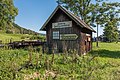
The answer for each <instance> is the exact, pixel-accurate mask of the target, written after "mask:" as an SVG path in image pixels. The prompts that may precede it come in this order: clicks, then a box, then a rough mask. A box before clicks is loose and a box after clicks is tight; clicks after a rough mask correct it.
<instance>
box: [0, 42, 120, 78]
mask: <svg viewBox="0 0 120 80" xmlns="http://www.w3.org/2000/svg"><path fill="white" fill-rule="evenodd" d="M93 45H95V44H93ZM116 46H117V47H116ZM119 48H120V45H119V43H118V44H116V43H100V47H99V48H96V47H95V46H93V51H92V52H90V54H88V55H86V56H81V57H80V56H78V57H77V59H76V61H75V60H74V59H75V55H73V54H76V53H74V51H73V52H72V53H71V54H69V55H68V56H67V57H66V60H63V57H64V56H65V55H64V54H54V64H53V62H52V61H53V55H48V54H42V51H41V50H42V49H41V47H40V50H37V49H38V48H37V47H36V48H35V49H34V48H32V50H31V49H30V48H29V49H30V51H26V50H23V49H20V50H17V49H15V50H6V49H1V50H0V65H1V66H0V79H1V80H13V79H15V80H24V79H32V80H42V79H44V80H53V79H56V80H65V79H67V80H71V79H73V80H119V79H120V77H119V74H120V73H119V71H120V50H119ZM29 52H31V53H32V54H31V55H32V57H31V59H30V60H31V63H32V66H28V67H23V66H24V65H26V62H28V61H29V57H28V55H29ZM21 67H23V68H22V69H21V70H20V71H18V70H19V69H20V68H21Z"/></svg>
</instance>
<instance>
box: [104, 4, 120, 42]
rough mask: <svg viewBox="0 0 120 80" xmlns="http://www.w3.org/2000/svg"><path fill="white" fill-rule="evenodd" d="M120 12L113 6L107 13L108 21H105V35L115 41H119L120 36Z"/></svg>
mask: <svg viewBox="0 0 120 80" xmlns="http://www.w3.org/2000/svg"><path fill="white" fill-rule="evenodd" d="M110 5H111V4H110ZM119 5H120V4H119ZM119 14H120V12H119V9H115V8H113V9H111V11H109V12H108V13H107V15H106V19H107V21H106V23H105V28H104V35H105V36H106V38H107V39H108V40H109V41H110V42H113V41H116V42H117V41H118V38H119V33H118V27H117V26H119V21H120V17H119Z"/></svg>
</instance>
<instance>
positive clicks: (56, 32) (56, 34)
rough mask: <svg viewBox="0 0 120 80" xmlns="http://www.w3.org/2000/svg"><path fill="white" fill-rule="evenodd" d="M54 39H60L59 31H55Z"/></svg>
mask: <svg viewBox="0 0 120 80" xmlns="http://www.w3.org/2000/svg"><path fill="white" fill-rule="evenodd" d="M53 39H59V31H53Z"/></svg>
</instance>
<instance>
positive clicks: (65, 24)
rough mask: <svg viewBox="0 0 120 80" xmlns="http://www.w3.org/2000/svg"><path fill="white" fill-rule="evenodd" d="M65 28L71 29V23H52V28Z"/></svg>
mask: <svg viewBox="0 0 120 80" xmlns="http://www.w3.org/2000/svg"><path fill="white" fill-rule="evenodd" d="M66 27H72V21H64V22H57V23H52V28H66Z"/></svg>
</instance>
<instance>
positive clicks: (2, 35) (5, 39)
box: [0, 33, 31, 43]
mask: <svg viewBox="0 0 120 80" xmlns="http://www.w3.org/2000/svg"><path fill="white" fill-rule="evenodd" d="M23 36H31V35H26V34H24V35H23V34H6V33H0V40H2V42H3V43H8V42H9V41H10V39H12V41H19V40H23V39H21V37H23Z"/></svg>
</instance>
